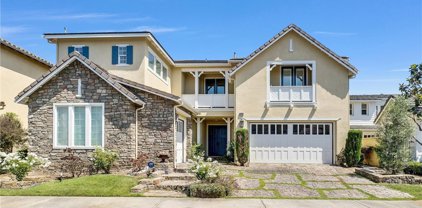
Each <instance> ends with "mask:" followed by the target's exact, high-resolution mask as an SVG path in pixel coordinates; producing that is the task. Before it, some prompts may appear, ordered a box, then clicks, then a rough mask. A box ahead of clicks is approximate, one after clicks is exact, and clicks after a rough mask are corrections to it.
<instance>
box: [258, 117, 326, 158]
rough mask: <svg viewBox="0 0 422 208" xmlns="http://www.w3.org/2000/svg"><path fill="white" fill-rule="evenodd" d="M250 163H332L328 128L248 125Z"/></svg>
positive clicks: (291, 124) (304, 124)
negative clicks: (249, 133) (249, 126)
mask: <svg viewBox="0 0 422 208" xmlns="http://www.w3.org/2000/svg"><path fill="white" fill-rule="evenodd" d="M252 125H255V126H252ZM279 127H280V128H279ZM280 129H282V130H280ZM250 160H251V162H257V163H332V129H331V124H327V123H321V124H306V123H298V124H293V123H289V124H286V123H284V124H283V123H276V124H262V123H261V124H251V135H250Z"/></svg>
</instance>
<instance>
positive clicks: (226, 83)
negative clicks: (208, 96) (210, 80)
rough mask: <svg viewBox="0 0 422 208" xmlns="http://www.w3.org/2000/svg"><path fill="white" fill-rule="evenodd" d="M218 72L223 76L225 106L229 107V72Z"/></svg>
mask: <svg viewBox="0 0 422 208" xmlns="http://www.w3.org/2000/svg"><path fill="white" fill-rule="evenodd" d="M220 74H222V75H223V76H224V90H225V92H224V93H225V97H226V98H225V100H226V103H225V107H226V108H228V107H229V76H230V75H229V72H228V71H220Z"/></svg>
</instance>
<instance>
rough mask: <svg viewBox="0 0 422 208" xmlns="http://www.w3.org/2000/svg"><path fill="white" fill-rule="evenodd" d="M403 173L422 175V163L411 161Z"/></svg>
mask: <svg viewBox="0 0 422 208" xmlns="http://www.w3.org/2000/svg"><path fill="white" fill-rule="evenodd" d="M403 171H404V172H405V173H407V174H413V175H422V163H420V162H416V161H411V162H409V163H407V166H406V168H404V170H403Z"/></svg>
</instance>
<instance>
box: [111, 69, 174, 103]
mask: <svg viewBox="0 0 422 208" xmlns="http://www.w3.org/2000/svg"><path fill="white" fill-rule="evenodd" d="M110 76H111V77H112V78H113V79H114V80H116V81H117V82H119V83H120V84H122V85H125V86H129V87H133V88H136V89H139V90H142V91H145V92H148V93H151V94H154V95H157V96H160V97H163V98H166V99H170V100H173V101H175V102H180V97H178V96H176V95H173V94H170V93H167V92H164V91H161V90H158V89H155V88H153V87H149V86H146V85H143V84H139V83H137V82H134V81H130V80H127V79H125V78H122V77H118V76H116V75H110Z"/></svg>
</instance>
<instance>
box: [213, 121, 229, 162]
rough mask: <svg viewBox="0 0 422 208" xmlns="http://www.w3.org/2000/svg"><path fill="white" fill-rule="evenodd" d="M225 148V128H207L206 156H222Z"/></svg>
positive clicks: (222, 126)
mask: <svg viewBox="0 0 422 208" xmlns="http://www.w3.org/2000/svg"><path fill="white" fill-rule="evenodd" d="M226 148H227V126H225V125H221V126H220V125H219V126H214V125H212V126H208V155H209V156H224V155H225V154H226Z"/></svg>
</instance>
